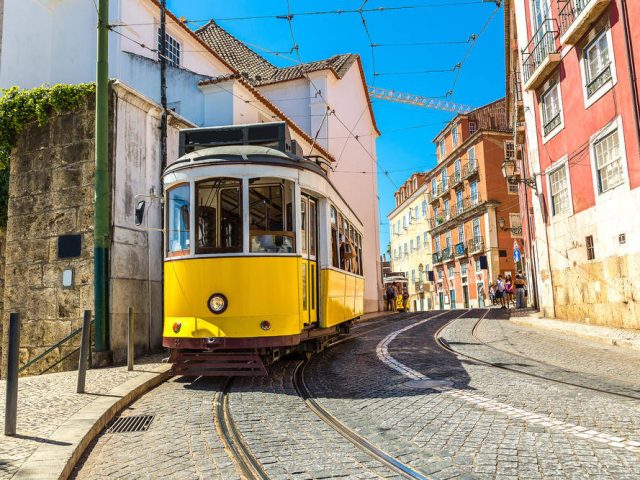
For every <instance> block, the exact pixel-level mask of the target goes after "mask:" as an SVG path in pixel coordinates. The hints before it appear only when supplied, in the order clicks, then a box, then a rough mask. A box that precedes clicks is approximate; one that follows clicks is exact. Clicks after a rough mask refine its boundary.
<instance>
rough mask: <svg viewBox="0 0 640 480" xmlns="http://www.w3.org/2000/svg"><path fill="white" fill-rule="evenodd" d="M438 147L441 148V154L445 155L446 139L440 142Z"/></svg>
mask: <svg viewBox="0 0 640 480" xmlns="http://www.w3.org/2000/svg"><path fill="white" fill-rule="evenodd" d="M438 147H439V148H440V156H441V157H444V153H445V149H444V139H443V140H440V141H439V142H438Z"/></svg>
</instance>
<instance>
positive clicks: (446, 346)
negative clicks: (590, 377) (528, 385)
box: [433, 309, 640, 400]
mask: <svg viewBox="0 0 640 480" xmlns="http://www.w3.org/2000/svg"><path fill="white" fill-rule="evenodd" d="M490 310H491V309H487V311H486V312H485V314H484V315H483V316H482V317H480V318H479V319H477V320H476V323H474V325H473V327H472V329H471V335H472V336H473V338H474V339H475V340H477V341H478V342H480V343H481V344H482V345H484V346H485V347H488V348H491V349H493V350H496V351H498V352H501V353H505V354H508V355H513V356H516V357H520V358H523V359H525V360H528V361H530V362H535V363H538V364H541V365H545V366H547V367H552V368H561V367H558V366H557V365H552V364H550V363H546V362H543V361H540V360H536V359H533V358H531V357H527V356H525V355H520V354H517V353H513V352H508V351H506V350H502V349H500V348H497V347H494V346H493V345H490V344H488V343H486V342H485V341H483V340H482V339H480V338H479V337H478V336H477V335H476V333H475V332H476V329H477V327H478V325H479V324H480V322H482V321H483V320H484V319H485V318H486V316H487V314H488V313H489V311H490ZM455 320H458V319H457V318H454V319H452V320H451V321H450V322H447V323H446V324H445V325H443V326H442V327H440V328H439V329H438V330H437V331H436V332H435V333H434V335H433V336H434V339H435V341H436V343H437V344H438V346H439V347H440V348H442V349H444V350H447V351H449V352H451V353H454V354H456V355H460V356H461V357H464V358H467V359H469V360H473V361H474V362H478V363H481V364H483V365H486V366H488V367H493V368H497V369H500V370H506V371H508V372H513V373H519V374H520V375H526V376H527V377H532V378H537V379H539V380H546V381H549V382H554V383H559V384H562V385H568V386H571V387H577V388H582V389H585V390H591V391H593V392H598V393H604V394H607V395H614V396H616V397H621V398H626V399H630V400H640V397H636V396H633V395H627V394H624V393H617V392H612V391H610V390H603V389H601V388H597V387H589V386H587V385H580V384H578V383H573V382H567V381H564V380H558V379H555V378H550V377H546V376H544V375H538V374H536V373H532V372H524V371H522V370H518V369H515V368H510V367H507V366H505V365H502V364H498V363H493V362H488V361H486V360H482V359H480V358H478V357H475V356H473V355H469V354H466V353H462V352H460V351H458V350H455V349H453V348H452V347H451V346H450V345H449V343H448V342H447V341H446V340H445V339H444V338H442V337H441V333H442V331H443V330H444V329H445V328H447V327H448V326H449V325H450V324H451V323H452V322H453V321H455ZM575 373H578V372H575ZM607 378H609V377H607Z"/></svg>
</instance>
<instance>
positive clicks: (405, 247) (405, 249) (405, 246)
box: [404, 242, 409, 257]
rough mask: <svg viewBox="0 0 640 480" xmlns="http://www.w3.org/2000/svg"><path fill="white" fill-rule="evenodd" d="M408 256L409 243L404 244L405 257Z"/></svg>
mask: <svg viewBox="0 0 640 480" xmlns="http://www.w3.org/2000/svg"><path fill="white" fill-rule="evenodd" d="M407 255H409V249H408V248H407V243H406V242H405V244H404V256H405V257H406V256H407Z"/></svg>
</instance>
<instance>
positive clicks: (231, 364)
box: [171, 352, 267, 377]
mask: <svg viewBox="0 0 640 480" xmlns="http://www.w3.org/2000/svg"><path fill="white" fill-rule="evenodd" d="M171 372H172V373H173V374H174V375H188V376H193V375H202V376H204V377H237V376H244V377H247V376H248V377H257V376H262V375H266V374H267V369H266V368H265V366H264V363H263V362H262V359H261V358H260V356H259V355H256V354H253V353H251V354H249V353H237V352H234V353H221V352H215V353H211V352H176V353H175V355H174V363H173V366H172V367H171Z"/></svg>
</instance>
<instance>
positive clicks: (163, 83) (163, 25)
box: [158, 0, 167, 170]
mask: <svg viewBox="0 0 640 480" xmlns="http://www.w3.org/2000/svg"><path fill="white" fill-rule="evenodd" d="M166 15H167V6H166V0H162V2H161V3H160V45H159V47H160V48H159V50H160V51H159V52H158V60H159V61H160V105H161V106H162V119H161V120H160V161H161V164H162V170H164V169H165V167H166V166H167V34H166V31H167V18H166Z"/></svg>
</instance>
